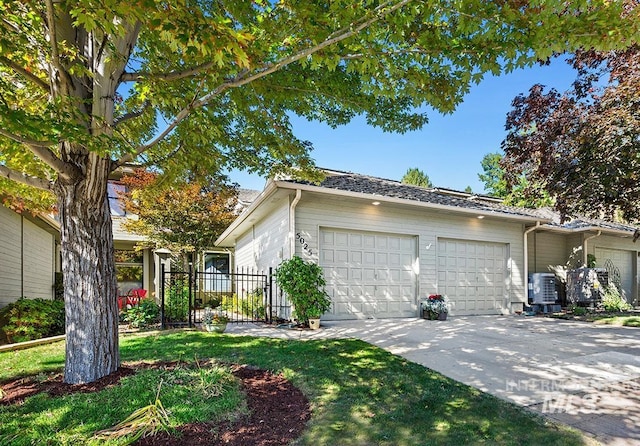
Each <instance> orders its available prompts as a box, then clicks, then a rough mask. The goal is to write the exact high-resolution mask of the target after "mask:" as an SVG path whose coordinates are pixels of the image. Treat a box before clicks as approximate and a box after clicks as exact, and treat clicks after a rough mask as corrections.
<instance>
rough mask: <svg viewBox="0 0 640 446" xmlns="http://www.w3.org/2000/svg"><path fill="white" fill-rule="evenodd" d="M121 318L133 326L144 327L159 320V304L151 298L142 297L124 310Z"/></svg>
mask: <svg viewBox="0 0 640 446" xmlns="http://www.w3.org/2000/svg"><path fill="white" fill-rule="evenodd" d="M123 320H124V321H125V322H127V323H128V324H129V325H130V326H131V327H133V328H145V327H148V326H149V325H152V324H156V323H158V322H160V306H159V305H158V304H157V303H156V302H155V301H154V300H153V299H142V300H140V304H139V305H134V306H133V307H131V308H129V309H128V310H127V311H125V313H124V316H123Z"/></svg>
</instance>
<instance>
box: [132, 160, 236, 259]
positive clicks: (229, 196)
mask: <svg viewBox="0 0 640 446" xmlns="http://www.w3.org/2000/svg"><path fill="white" fill-rule="evenodd" d="M122 183H123V184H124V185H125V186H127V191H126V192H125V193H124V194H123V196H122V200H123V202H124V207H125V209H126V211H127V212H128V213H130V214H133V215H136V216H137V218H132V219H127V220H126V221H125V223H124V227H125V229H127V230H129V231H131V232H135V233H137V234H141V235H143V236H145V242H144V244H143V245H144V246H146V247H152V248H167V249H170V250H171V252H173V253H174V254H180V255H183V256H186V257H189V256H190V255H191V254H195V253H199V252H202V251H203V250H204V249H206V248H212V247H213V246H214V242H215V241H216V239H217V238H218V237H219V236H220V234H222V233H223V232H224V230H225V229H226V228H227V227H228V226H229V225H230V224H231V223H232V222H233V220H234V219H235V218H236V217H237V213H236V205H237V203H238V200H237V195H238V192H237V189H236V188H235V187H232V186H228V185H226V184H224V183H221V182H219V181H212V182H209V184H207V185H206V186H203V185H202V184H201V183H200V182H199V181H195V180H188V179H187V180H182V181H177V182H175V183H172V184H168V185H158V183H159V179H158V174H156V173H153V172H148V171H146V170H144V169H136V170H134V172H133V173H131V174H127V175H124V176H123V177H122Z"/></svg>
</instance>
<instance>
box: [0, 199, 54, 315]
mask: <svg viewBox="0 0 640 446" xmlns="http://www.w3.org/2000/svg"><path fill="white" fill-rule="evenodd" d="M0 228H2V230H1V231H0V307H4V306H5V305H8V304H10V303H12V302H15V301H16V300H18V299H19V298H21V297H28V298H42V299H53V297H54V292H55V289H54V285H55V272H56V271H59V267H60V260H59V259H60V255H59V252H60V251H59V249H60V229H59V228H60V226H59V224H58V222H56V221H55V220H54V219H53V218H51V217H49V216H46V215H38V216H32V215H31V214H29V213H28V212H25V213H22V214H18V213H16V212H14V211H12V210H11V209H9V208H6V207H4V206H2V205H0Z"/></svg>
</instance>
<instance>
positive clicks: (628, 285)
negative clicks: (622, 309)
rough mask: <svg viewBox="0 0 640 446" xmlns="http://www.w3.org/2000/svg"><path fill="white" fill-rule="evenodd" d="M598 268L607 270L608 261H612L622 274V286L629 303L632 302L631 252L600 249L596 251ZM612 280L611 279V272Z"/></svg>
mask: <svg viewBox="0 0 640 446" xmlns="http://www.w3.org/2000/svg"><path fill="white" fill-rule="evenodd" d="M595 255H596V266H597V267H598V268H605V267H606V263H607V260H611V262H612V263H613V264H614V266H615V267H616V268H617V269H618V271H619V272H620V285H622V291H623V293H624V296H625V298H626V299H627V301H629V302H631V300H632V293H633V277H634V275H633V258H632V257H631V255H632V252H631V251H625V250H622V249H609V248H598V247H596V250H595ZM609 274H610V279H611V272H609Z"/></svg>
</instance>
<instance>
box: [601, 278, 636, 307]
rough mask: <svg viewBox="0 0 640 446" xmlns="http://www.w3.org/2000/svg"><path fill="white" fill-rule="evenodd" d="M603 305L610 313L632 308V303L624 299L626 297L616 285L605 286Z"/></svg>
mask: <svg viewBox="0 0 640 446" xmlns="http://www.w3.org/2000/svg"><path fill="white" fill-rule="evenodd" d="M602 306H603V307H604V310H605V311H607V312H610V313H617V312H620V311H627V310H630V309H631V305H629V304H628V303H627V301H626V300H624V297H622V296H621V295H620V291H618V287H616V286H615V285H609V286H607V287H606V288H605V290H604V296H603V297H602Z"/></svg>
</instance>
